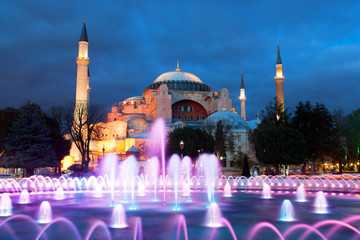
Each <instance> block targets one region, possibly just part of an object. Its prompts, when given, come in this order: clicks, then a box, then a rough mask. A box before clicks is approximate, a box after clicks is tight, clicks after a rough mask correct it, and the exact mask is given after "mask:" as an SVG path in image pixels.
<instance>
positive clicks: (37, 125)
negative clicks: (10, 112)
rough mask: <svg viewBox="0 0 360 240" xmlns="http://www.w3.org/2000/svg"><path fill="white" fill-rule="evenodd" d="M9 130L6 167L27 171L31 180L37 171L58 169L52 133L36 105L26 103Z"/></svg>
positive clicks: (4, 164)
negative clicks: (46, 168) (48, 168)
mask: <svg viewBox="0 0 360 240" xmlns="http://www.w3.org/2000/svg"><path fill="white" fill-rule="evenodd" d="M20 112H21V113H20V115H19V117H18V118H16V119H15V120H14V122H13V123H12V124H11V127H10V128H9V132H8V134H7V137H6V143H5V149H6V150H5V151H6V153H5V158H4V162H3V163H2V165H3V166H4V167H15V168H24V169H25V176H31V175H33V173H34V169H35V168H38V167H55V166H56V159H55V152H54V149H53V147H52V142H51V130H50V129H49V127H48V126H47V125H46V121H45V119H44V114H43V112H42V111H41V108H40V107H39V106H38V105H36V104H31V103H29V102H28V103H27V104H25V105H24V106H22V107H21V109H20Z"/></svg>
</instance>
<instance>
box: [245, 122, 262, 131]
mask: <svg viewBox="0 0 360 240" xmlns="http://www.w3.org/2000/svg"><path fill="white" fill-rule="evenodd" d="M260 123H261V119H254V120H251V121H249V122H248V123H247V124H248V126H249V128H250V129H251V130H253V129H255V128H257V126H258V125H259V124H260Z"/></svg>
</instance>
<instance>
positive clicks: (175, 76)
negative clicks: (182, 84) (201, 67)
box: [154, 62, 203, 83]
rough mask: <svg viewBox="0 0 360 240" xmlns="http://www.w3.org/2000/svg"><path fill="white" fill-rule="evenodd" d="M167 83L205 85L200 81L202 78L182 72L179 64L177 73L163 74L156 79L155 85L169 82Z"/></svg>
mask: <svg viewBox="0 0 360 240" xmlns="http://www.w3.org/2000/svg"><path fill="white" fill-rule="evenodd" d="M167 81H190V82H197V83H203V82H202V81H201V80H200V78H198V77H197V76H195V75H194V74H192V73H188V72H183V71H181V70H180V68H179V62H178V64H177V68H176V70H175V71H171V72H166V73H163V74H161V75H160V76H159V77H157V78H156V79H155V81H154V83H157V82H167Z"/></svg>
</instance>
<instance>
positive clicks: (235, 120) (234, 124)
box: [203, 111, 249, 131]
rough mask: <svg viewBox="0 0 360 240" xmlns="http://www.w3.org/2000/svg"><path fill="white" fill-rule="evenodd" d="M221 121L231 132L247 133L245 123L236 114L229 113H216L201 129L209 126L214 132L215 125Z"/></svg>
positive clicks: (247, 127) (206, 120)
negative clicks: (229, 127)
mask: <svg viewBox="0 0 360 240" xmlns="http://www.w3.org/2000/svg"><path fill="white" fill-rule="evenodd" d="M219 121H222V123H223V125H224V126H225V125H228V126H231V130H232V131H247V130H249V126H248V125H247V123H246V121H245V120H244V119H243V118H242V117H240V116H239V115H238V114H236V113H234V112H231V111H218V112H215V113H213V114H211V115H210V116H209V117H208V118H207V119H205V121H204V123H203V127H206V126H210V127H211V128H213V129H212V130H213V131H215V130H216V125H217V123H218V122H219Z"/></svg>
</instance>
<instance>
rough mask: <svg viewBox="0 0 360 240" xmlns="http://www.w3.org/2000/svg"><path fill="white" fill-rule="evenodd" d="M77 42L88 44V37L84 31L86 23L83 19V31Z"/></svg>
mask: <svg viewBox="0 0 360 240" xmlns="http://www.w3.org/2000/svg"><path fill="white" fill-rule="evenodd" d="M79 42H89V41H88V36H87V31H86V23H85V18H84V26H83V29H82V31H81V35H80V40H79Z"/></svg>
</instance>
